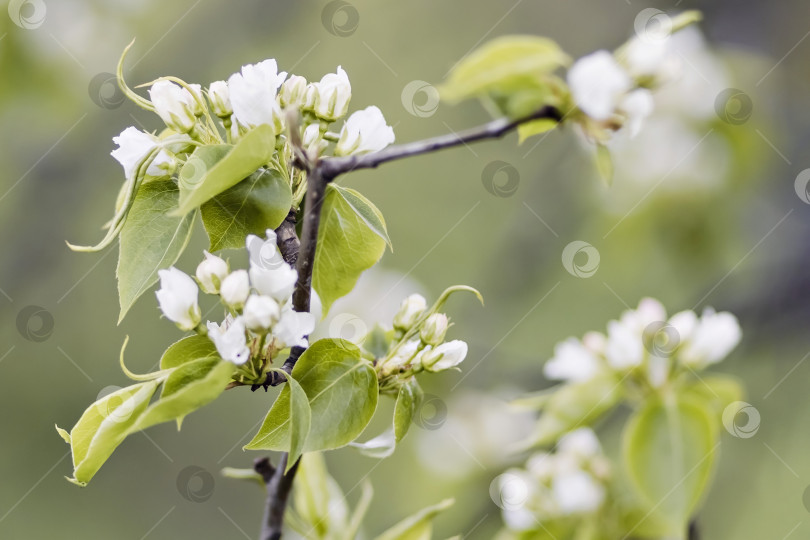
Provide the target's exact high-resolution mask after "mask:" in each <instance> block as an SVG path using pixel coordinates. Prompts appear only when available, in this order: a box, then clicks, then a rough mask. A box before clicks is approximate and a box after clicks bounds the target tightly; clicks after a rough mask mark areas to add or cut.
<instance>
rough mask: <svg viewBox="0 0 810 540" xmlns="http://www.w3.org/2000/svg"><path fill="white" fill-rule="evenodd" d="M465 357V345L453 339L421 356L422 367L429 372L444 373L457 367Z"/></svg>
mask: <svg viewBox="0 0 810 540" xmlns="http://www.w3.org/2000/svg"><path fill="white" fill-rule="evenodd" d="M466 357H467V344H466V343H465V342H463V341H461V340H458V339H454V340H453V341H448V342H447V343H442V344H441V345H439V346H438V347H436V348H435V349H431V350H426V351H425V352H424V354H423V355H422V366H423V367H424V368H425V369H426V370H427V371H431V372H434V373H435V372H439V371H444V370H447V369H450V368H453V367H455V366H457V365H459V364H460V363H461V362H463V361H464V358H466Z"/></svg>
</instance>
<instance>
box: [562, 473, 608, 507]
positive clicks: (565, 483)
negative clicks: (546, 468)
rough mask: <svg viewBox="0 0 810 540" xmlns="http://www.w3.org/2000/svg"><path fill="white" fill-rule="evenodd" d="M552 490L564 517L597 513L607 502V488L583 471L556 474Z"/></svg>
mask: <svg viewBox="0 0 810 540" xmlns="http://www.w3.org/2000/svg"><path fill="white" fill-rule="evenodd" d="M551 490H552V495H553V497H554V501H555V502H556V503H557V506H558V509H559V511H560V513H561V514H563V515H571V514H587V513H591V512H595V511H597V510H598V509H599V507H601V506H602V503H603V502H604V500H605V487H604V486H603V485H602V484H600V483H599V482H597V481H596V480H595V479H594V478H593V476H591V475H590V474H589V473H587V472H585V471H582V470H573V471H566V472H563V473H558V474H556V475H555V476H554V478H553V480H552V482H551Z"/></svg>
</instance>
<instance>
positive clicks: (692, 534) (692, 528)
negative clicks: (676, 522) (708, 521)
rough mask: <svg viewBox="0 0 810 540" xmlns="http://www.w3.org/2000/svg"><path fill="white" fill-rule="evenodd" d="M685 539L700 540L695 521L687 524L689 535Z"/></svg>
mask: <svg viewBox="0 0 810 540" xmlns="http://www.w3.org/2000/svg"><path fill="white" fill-rule="evenodd" d="M687 538H688V539H689V540H700V529H699V528H698V522H697V519H693V520H692V521H690V522H689V533H688V537H687Z"/></svg>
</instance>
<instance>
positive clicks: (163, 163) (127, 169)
mask: <svg viewBox="0 0 810 540" xmlns="http://www.w3.org/2000/svg"><path fill="white" fill-rule="evenodd" d="M158 141H159V139H158V138H157V137H155V136H154V135H151V134H149V133H145V132H143V131H141V130H139V129H136V128H135V127H133V126H130V127H128V128H126V129H125V130H124V131H122V132H121V134H120V135H118V136H117V137H113V142H114V143H115V144H117V145H118V148H116V149H115V150H113V151H112V152H111V153H110V155H111V156H112V157H114V158H115V159H116V160H117V161H118V163H120V164H121V166H122V167H124V174H125V175H126V177H127V179H132V178H133V177H134V176H135V174H136V173H137V172H138V166H139V165H140V163H141V161H143V159H144V158H145V157H146V156H147V155H148V154H149V153H150V152H151V151H152V150H154V149H155V148H157V145H158ZM173 163H174V159H173V158H172V157H171V156H169V154H167V153H166V151H165V150H161V151H160V152H158V154H157V156H156V157H155V159H154V160H152V163H150V164H149V167H147V169H146V174H148V175H150V176H164V175H166V174H167V173H168V170H169V169H170V168H171V166H172V164H173Z"/></svg>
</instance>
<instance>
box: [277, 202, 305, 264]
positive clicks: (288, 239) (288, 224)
mask: <svg viewBox="0 0 810 540" xmlns="http://www.w3.org/2000/svg"><path fill="white" fill-rule="evenodd" d="M295 225H296V209H295V208H293V209H291V210H290V213H289V214H287V217H286V218H285V219H284V221H282V222H281V225H279V226H278V228H277V229H276V244H277V245H278V250H279V251H280V252H281V256H282V257H283V258H284V261H285V262H286V263H287V264H289V265H290V266H295V265H296V263H297V262H298V251H299V249H300V248H301V242H300V241H299V240H298V232H296V230H295Z"/></svg>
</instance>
